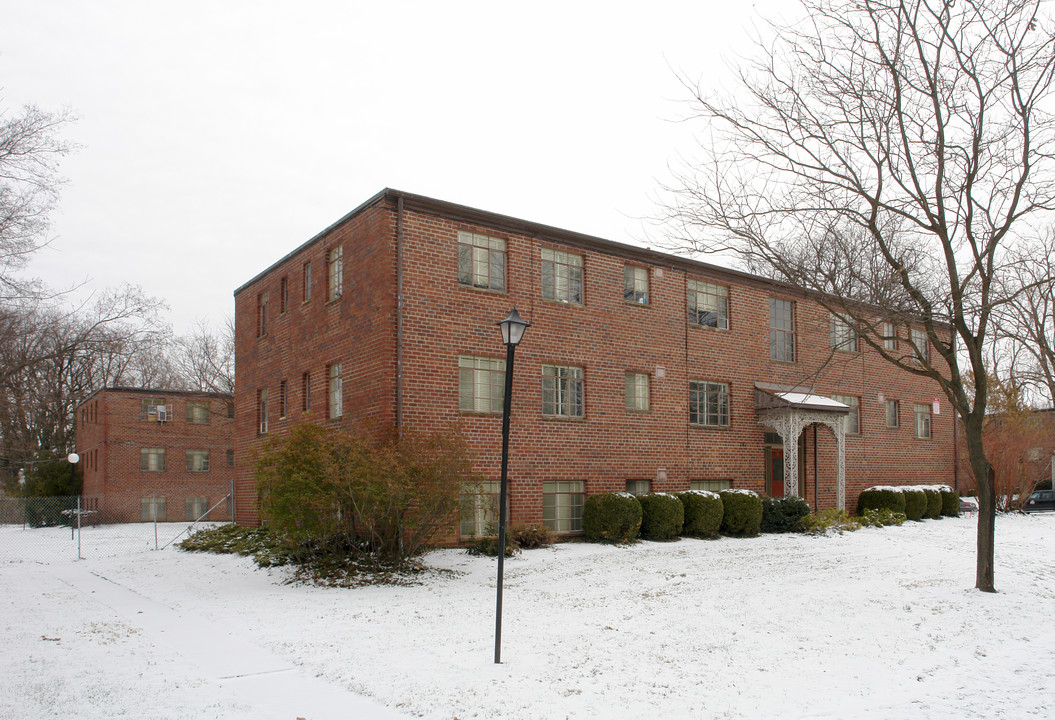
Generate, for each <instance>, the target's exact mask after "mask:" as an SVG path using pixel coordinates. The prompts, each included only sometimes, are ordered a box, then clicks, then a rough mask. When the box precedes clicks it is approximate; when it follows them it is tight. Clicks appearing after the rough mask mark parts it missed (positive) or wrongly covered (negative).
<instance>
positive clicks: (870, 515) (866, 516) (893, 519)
mask: <svg viewBox="0 0 1055 720" xmlns="http://www.w3.org/2000/svg"><path fill="white" fill-rule="evenodd" d="M905 519H906V518H905V513H903V512H894V511H893V510H890V509H888V508H868V509H867V510H865V511H864V512H863V513H861V524H862V525H867V526H869V527H886V526H887V525H901V523H903V522H905Z"/></svg>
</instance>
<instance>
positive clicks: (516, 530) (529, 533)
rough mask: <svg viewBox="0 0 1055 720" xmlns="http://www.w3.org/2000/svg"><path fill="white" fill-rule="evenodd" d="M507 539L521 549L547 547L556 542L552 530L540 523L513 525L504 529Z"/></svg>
mask: <svg viewBox="0 0 1055 720" xmlns="http://www.w3.org/2000/svg"><path fill="white" fill-rule="evenodd" d="M506 535H508V536H509V539H510V540H511V541H512V542H514V543H516V545H517V547H519V548H520V549H521V550H535V549H537V548H544V547H549V546H550V545H552V544H553V543H554V542H556V536H555V535H554V533H553V531H552V530H550V529H549V528H548V527H546V526H545V525H542V524H536V523H530V524H527V525H514V526H513V527H511V528H509V529H508V530H506Z"/></svg>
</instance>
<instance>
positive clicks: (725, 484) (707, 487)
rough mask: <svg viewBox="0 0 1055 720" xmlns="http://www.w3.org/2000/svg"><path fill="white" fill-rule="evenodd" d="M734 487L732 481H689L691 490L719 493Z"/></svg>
mask: <svg viewBox="0 0 1055 720" xmlns="http://www.w3.org/2000/svg"><path fill="white" fill-rule="evenodd" d="M732 486H733V481H732V480H689V490H699V491H705V492H718V491H719V490H728V489H729V488H731V487H732Z"/></svg>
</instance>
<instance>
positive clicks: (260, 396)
mask: <svg viewBox="0 0 1055 720" xmlns="http://www.w3.org/2000/svg"><path fill="white" fill-rule="evenodd" d="M256 427H257V432H258V433H259V434H261V435H267V388H260V389H259V390H257V391H256Z"/></svg>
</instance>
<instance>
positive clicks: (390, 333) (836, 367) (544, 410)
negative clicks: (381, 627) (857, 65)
mask: <svg viewBox="0 0 1055 720" xmlns="http://www.w3.org/2000/svg"><path fill="white" fill-rule="evenodd" d="M513 306H516V307H517V308H518V309H519V311H520V313H521V314H522V315H523V317H524V318H525V319H526V320H528V321H529V322H531V323H532V326H531V327H530V328H529V329H528V331H527V333H526V334H525V337H524V340H523V341H522V343H521V344H520V346H519V347H518V349H517V360H516V367H515V372H514V384H513V405H512V434H511V453H510V511H511V521H512V522H540V521H541V522H545V523H546V524H548V525H550V526H551V527H552V528H553V529H555V530H557V531H558V532H574V531H576V530H578V529H579V528H580V519H581V508H582V502H583V499H584V498H585V496H586V495H588V494H593V493H598V492H608V491H617V490H618V491H622V490H630V491H632V492H642V491H648V490H651V491H679V490H687V489H690V488H699V489H719V488H724V487H738V488H747V489H751V490H756V491H758V492H760V493H769V494H776V495H779V494H784V493H785V492H786V493H789V494H791V493H794V494H798V495H800V496H802V497H805V498H806V499H807V500H808V501H809V502H810V503H811V505H813V506H814V507H819V508H823V507H833V506H837V505H841V504H843V503H845V504H846V505H847V506H848V507H852V506H853V503H854V502H855V501H856V497H857V494H858V493H859V492H860V490H861V489H863V488H864V487H867V486H869V485H873V484H876V483H884V484H889V483H917V482H925V483H938V482H941V483H950V484H951V483H953V482H954V473H955V469H954V466H955V447H954V445H955V437H954V433H955V428H954V422H953V415H952V413H951V412H950V410H949V408H948V407H947V406H945V405H943V404H942V403H941V402H940V401H939V400H938V399H937V398H936V397H935V396H936V395H937V394H938V391H937V388H936V386H935V385H934V384H933V383H932V382H931V381H929V380H927V379H925V378H921V377H918V376H915V375H912V374H910V373H905V372H901V371H898V370H897V369H895V368H894V367H892V366H891V365H889V364H888V363H886V362H885V361H883V360H882V359H881V358H880V357H878V356H877V354H876V353H874V352H871V351H870V350H869V349H868V348H867V347H866V346H865V344H864V343H863V342H862V343H858V341H857V338H855V337H854V335H853V333H852V332H851V331H850V329H849V328H847V327H845V326H844V325H843V324H842V323H840V322H839V321H838V319H837V318H834V317H833V316H832V315H831V314H830V313H829V312H828V311H827V310H825V309H824V308H822V307H821V306H820V305H818V304H817V303H815V302H813V301H810V300H808V299H806V296H805V295H804V293H802V292H800V291H798V290H797V289H796V288H794V287H791V286H788V285H785V284H781V283H777V282H773V281H771V280H767V279H764V278H761V277H756V276H752V275H749V274H745V273H742V272H738V271H735V270H730V269H727V268H721V267H717V266H714V265H709V264H706V263H701V262H697V261H694V260H691V259H687V258H684V257H679V256H673V255H668V254H663V253H659V252H655V251H652V250H649V249H645V248H638V247H632V246H628V245H623V244H619V243H614V242H610V241H607V240H603V239H600V238H595V237H591V236H587V235H582V234H579V233H575V232H570V231H567V230H561V229H558V228H554V227H549V226H546V225H541V224H538V223H533V222H527V221H524V220H518V219H515V218H511V217H506V216H502V215H497V214H494V213H489V212H484V211H480V210H476V209H472V208H468V207H464V206H460V205H455V204H452V203H447V202H442V201H438V200H434V199H430V198H426V197H422V196H418V195H412V194H408V193H404V192H400V191H395V190H384V191H382V192H381V193H379V194H378V195H376V196H374V197H373V198H371V199H369V200H368V201H367V202H365V203H363V204H362V205H361V206H359V207H358V208H356V209H355V210H353V211H352V212H351V213H349V214H348V215H346V216H345V217H343V218H341V219H340V220H339V221H338V222H336V223H335V224H333V225H332V226H330V227H328V228H327V229H325V230H324V231H322V232H321V233H319V234H318V235H316V236H315V237H313V238H311V239H310V240H309V241H308V242H306V243H304V244H303V245H301V246H300V247H299V248H297V249H296V250H294V251H293V252H292V253H290V254H289V255H287V256H286V257H284V258H282V259H281V260H279V261H278V262H277V263H275V264H274V265H272V266H271V267H269V268H268V269H266V270H264V271H263V272H262V273H260V274H259V275H257V276H256V277H254V278H253V279H252V280H250V281H249V282H248V283H246V284H245V285H243V286H242V287H240V288H239V289H238V290H236V291H235V325H236V366H237V368H238V370H237V376H236V392H235V403H236V412H235V416H236V420H235V448H236V454H237V455H239V456H240V457H248V456H249V455H250V453H251V451H252V450H253V448H254V447H256V446H257V445H258V443H259V442H260V441H261V438H262V436H264V435H267V434H273V433H284V432H287V431H288V430H289V428H290V427H291V426H292V425H294V424H295V423H297V422H301V421H305V420H306V421H310V422H317V423H322V424H325V425H330V426H336V427H345V428H352V427H355V426H357V425H358V424H359V423H360V422H362V421H364V420H369V421H371V422H373V423H377V424H386V425H400V426H405V427H410V428H416V429H424V430H428V429H435V428H439V427H441V426H443V425H445V424H447V423H450V422H452V421H457V422H460V423H461V426H462V428H463V430H464V432H465V434H466V437H467V439H468V442H469V445H470V447H471V449H472V451H473V452H474V455H475V458H476V459H475V462H476V467H477V469H478V470H479V472H480V474H481V475H482V476H483V477H485V478H487V480H488V482H489V483H490V487H491V488H492V489H493V490H494V491H495V492H497V480H498V478H499V472H500V460H501V414H502V393H503V389H502V379H503V377H504V369H505V368H504V364H505V348H504V346H503V345H502V341H501V336H500V333H499V330H498V328H497V327H496V326H495V323H496V322H498V321H499V320H501V319H503V318H504V317H505V316H506V315H507V314H508V313H509V310H510V308H512V307H513ZM891 330H892V332H891V335H892V336H894V335H897V336H898V337H899V338H900V340H899V339H897V338H895V337H892V338H891V340H890V343H891V347H893V348H895V349H896V350H895V351H897V352H904V353H906V354H910V353H913V352H916V350H915V349H914V346H913V345H911V344H910V343H908V342H906V341H905V339H907V338H909V337H910V333H912V332H913V331H914V330H913V329H912V328H908V327H893V326H892V328H891ZM915 332H917V333H918V329H916V330H915ZM899 343H900V345H899ZM922 347H923V351H926V346H925V345H922ZM909 356H910V355H909ZM785 441H786V442H785ZM789 448H795V452H791V451H790V450H789ZM843 470H845V473H844V472H843ZM237 473H238V477H237V480H236V498H237V520H238V521H239V522H244V523H253V522H257V521H258V516H257V507H258V505H257V498H256V491H255V486H254V482H253V479H252V472H251V468H249V467H248V465H247V463H244V462H239V463H238V469H237ZM784 477H797V482H794V483H787V484H785V483H784V482H783V478H784ZM486 515H487V513H486V512H482V511H481V512H479V513H477V514H476V516H475V517H470V518H468V519H466V520H465V521H464V522H463V523H462V528H461V530H462V532H463V533H469V532H474V531H479V529H480V526H481V524H482V523H483V522H484V521H485V520H486Z"/></svg>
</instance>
